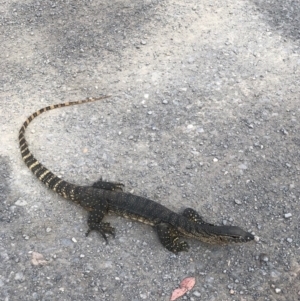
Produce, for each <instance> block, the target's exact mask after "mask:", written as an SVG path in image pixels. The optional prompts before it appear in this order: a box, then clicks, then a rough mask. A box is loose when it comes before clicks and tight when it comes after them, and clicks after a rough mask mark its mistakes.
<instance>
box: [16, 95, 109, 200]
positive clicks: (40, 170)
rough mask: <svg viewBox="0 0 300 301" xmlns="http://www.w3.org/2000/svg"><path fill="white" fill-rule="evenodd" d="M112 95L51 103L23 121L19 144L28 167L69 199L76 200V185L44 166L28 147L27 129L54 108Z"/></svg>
mask: <svg viewBox="0 0 300 301" xmlns="http://www.w3.org/2000/svg"><path fill="white" fill-rule="evenodd" d="M108 97H110V96H102V97H98V98H87V99H84V100H78V101H71V102H65V103H60V104H56V105H51V106H48V107H45V108H42V109H40V110H38V111H36V112H34V113H33V114H32V115H30V116H29V117H28V118H27V120H26V121H25V122H24V123H23V125H22V127H21V128H20V131H19V145H20V150H21V155H22V158H23V160H24V162H25V164H26V165H27V167H28V168H29V169H30V170H31V171H32V172H33V174H34V175H35V176H36V177H37V178H38V179H39V180H40V181H42V182H43V183H44V184H45V185H46V186H47V187H49V188H50V189H52V190H53V191H55V192H57V193H58V194H60V195H61V196H63V197H64V198H67V199H71V200H73V201H74V188H75V185H73V184H70V183H68V182H66V181H64V180H62V179H60V178H59V177H58V176H56V175H55V174H54V173H52V172H51V171H50V170H49V169H48V168H46V167H45V166H43V165H42V164H41V163H40V162H39V161H38V160H37V159H36V158H35V157H34V156H33V154H32V153H31V152H30V150H29V148H28V144H27V141H26V139H25V130H26V128H27V127H28V125H29V124H30V122H31V121H32V120H33V119H35V118H36V117H37V116H39V115H40V114H42V113H44V112H47V111H50V110H54V109H57V108H63V107H68V106H74V105H79V104H84V103H88V102H94V101H97V100H100V99H105V98H108Z"/></svg>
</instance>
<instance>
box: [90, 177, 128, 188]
mask: <svg viewBox="0 0 300 301" xmlns="http://www.w3.org/2000/svg"><path fill="white" fill-rule="evenodd" d="M92 187H94V188H98V189H104V190H111V191H123V189H122V187H124V184H122V183H118V182H107V181H103V180H102V178H100V180H98V181H97V182H95V183H94V184H93V185H92Z"/></svg>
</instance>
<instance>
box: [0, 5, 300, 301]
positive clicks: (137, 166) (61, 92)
mask: <svg viewBox="0 0 300 301" xmlns="http://www.w3.org/2000/svg"><path fill="white" fill-rule="evenodd" d="M299 16H300V3H299V2H298V1H291V0H290V1H280V0H276V1H275V0H274V1H250V0H249V1H242V0H238V1H233V0H224V1H215V0H210V1H208V0H203V1H196V0H189V1H188V0H186V1H184V0H175V1H150V0H145V1H141V0H135V1H128V0H124V1H108V0H106V1H105V0H104V1H96V0H94V1H92V0H83V1H78V0H74V1H49V0H45V1H36V0H34V1H29V0H21V1H2V2H1V3H0V24H1V27H0V30H1V33H0V37H1V43H0V57H1V59H0V69H1V77H0V91H1V92H0V97H1V99H0V106H1V107H0V108H1V119H0V131H1V145H0V170H1V171H0V198H1V202H0V214H1V216H0V222H1V226H0V229H1V230H0V233H1V236H0V299H1V300H5V301H11V300H132V301H138V300H169V297H170V294H171V292H172V290H173V289H175V288H176V287H177V286H178V284H179V282H180V281H181V280H182V279H183V278H185V277H188V276H189V277H192V276H193V277H196V285H195V287H194V289H193V290H192V291H191V292H190V293H189V294H187V295H186V296H184V297H183V298H182V300H209V301H219V300H224V301H227V300H230V301H233V300H234V301H252V300H262V301H263V300H264V301H267V300H279V301H281V300H288V301H296V300H299V299H300V285H299V281H300V279H299V277H300V276H299V275H300V237H299V214H300V212H299V211H300V205H299V198H300V188H299V187H300V186H299V179H300V165H299V161H300V150H299V147H300V137H299V133H300V118H299V115H300V105H299V104H300V102H299V86H300V82H299V79H300V74H299V64H300V59H299V28H300V21H299ZM101 94H111V95H112V97H111V98H110V99H109V100H106V101H103V102H97V103H94V104H87V105H82V106H76V107H72V108H65V109H60V110H56V111H52V112H49V113H47V114H44V115H42V116H40V117H39V118H38V119H36V120H35V121H34V122H33V123H32V124H31V125H30V127H29V128H28V131H27V133H26V137H27V139H28V141H29V143H30V148H31V151H32V152H33V153H34V154H35V156H36V157H37V158H38V159H39V160H40V161H41V162H43V163H44V164H45V165H46V166H47V167H48V168H50V169H51V170H52V171H54V172H55V173H56V174H58V175H61V176H62V177H63V178H65V179H66V180H69V181H71V182H73V183H78V184H91V183H93V182H94V181H96V180H97V179H98V178H99V177H100V176H103V178H105V179H107V180H113V181H115V180H117V181H121V182H123V183H124V184H125V185H126V191H130V192H134V193H136V194H139V195H144V196H148V197H150V198H152V199H154V200H157V201H159V202H161V203H162V204H164V205H166V206H168V207H169V208H171V209H173V210H176V211H178V212H179V211H180V210H182V209H183V208H184V207H193V208H194V209H196V210H197V211H199V212H200V213H201V214H202V215H203V217H204V218H205V219H206V220H207V221H209V222H213V223H217V224H228V225H229V224H232V225H238V226H241V227H243V228H244V229H246V230H249V231H251V232H253V233H255V235H257V236H258V237H259V238H260V240H259V241H258V242H252V243H249V244H240V245H228V246H225V247H219V246H210V245H205V244H202V243H200V242H198V241H191V240H190V241H189V243H190V245H191V250H190V252H188V253H183V254H180V255H179V256H175V255H173V254H171V253H169V252H168V251H166V250H165V249H163V247H162V246H161V245H160V243H159V242H158V239H157V237H156V234H155V233H154V231H153V229H151V228H150V227H148V226H147V225H143V224H139V223H135V222H131V221H129V220H125V219H122V218H119V217H114V216H110V217H108V218H107V220H110V221H111V223H112V224H113V225H114V226H115V227H116V229H117V235H116V238H115V239H112V238H111V239H110V240H109V245H105V244H104V242H103V239H102V238H101V237H99V235H97V233H92V234H91V235H90V236H89V237H88V238H86V237H85V235H84V233H85V231H86V229H87V225H86V217H87V213H86V212H85V211H84V210H83V209H82V208H80V207H78V206H76V205H74V204H72V203H70V202H68V201H65V200H64V199H62V198H60V197H58V196H57V195H55V194H54V193H53V192H51V191H49V190H47V189H46V187H44V186H43V185H42V184H41V183H39V181H38V180H37V179H36V178H35V177H34V176H33V175H32V174H31V173H30V171H29V170H28V169H27V167H26V166H25V165H24V163H23V162H22V160H21V157H20V152H19V149H18V141H17V136H18V130H19V127H20V126H21V124H22V122H23V121H24V120H25V119H26V117H27V116H28V115H30V114H31V113H32V112H34V111H35V110H37V109H40V108H41V107H43V106H46V105H50V104H55V103H59V102H63V101H72V100H78V99H82V98H85V97H90V96H98V95H101ZM39 254H40V255H39Z"/></svg>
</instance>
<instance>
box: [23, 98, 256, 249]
mask: <svg viewBox="0 0 300 301" xmlns="http://www.w3.org/2000/svg"><path fill="white" fill-rule="evenodd" d="M108 97H110V96H102V97H98V98H87V99H84V100H79V101H72V102H65V103H60V104H56V105H50V106H47V107H44V108H42V109H40V110H38V111H36V112H35V113H33V114H32V115H30V116H29V117H28V118H27V120H26V121H25V122H24V123H23V125H22V127H21V129H20V131H19V145H20V151H21V155H22V158H23V160H24V162H25V164H26V165H27V167H28V168H29V169H30V170H31V171H32V172H33V174H34V175H35V176H36V177H37V178H38V179H39V180H40V181H41V182H43V183H44V184H45V185H46V186H47V187H48V188H50V189H51V190H53V191H54V192H56V193H58V194H59V195H61V196H62V197H64V198H65V199H68V200H71V201H73V202H75V203H78V204H79V205H81V206H82V207H84V208H85V209H86V210H88V211H89V214H88V221H87V223H88V231H87V232H86V236H87V235H88V234H89V233H90V231H92V230H96V231H98V232H99V233H100V234H101V235H102V236H103V238H104V239H105V241H106V242H107V234H111V235H112V236H115V229H114V228H113V227H111V225H110V224H109V223H106V222H103V221H102V220H103V218H104V216H105V215H106V214H107V213H109V212H110V213H113V214H117V215H120V216H122V217H126V218H130V219H132V220H136V221H139V222H142V223H145V224H149V225H151V226H153V227H154V228H155V229H156V232H157V234H158V237H159V240H160V242H161V243H162V245H163V246H164V247H165V248H167V249H168V250H169V251H171V252H173V253H178V252H182V251H188V249H189V245H188V244H187V242H185V241H183V240H182V239H181V237H191V238H195V239H198V240H200V241H204V242H208V243H229V242H248V241H251V240H253V239H254V235H252V234H251V233H249V232H246V231H244V230H243V229H241V228H239V227H236V226H225V225H224V226H216V225H213V224H210V223H207V222H205V221H204V220H203V219H202V217H201V216H200V215H199V214H198V213H197V212H196V211H195V210H194V209H191V208H186V209H185V210H184V211H183V213H181V214H178V213H175V212H173V211H171V210H170V209H168V208H167V207H165V206H163V205H161V204H159V203H158V202H155V201H152V200H150V199H147V198H145V197H141V196H137V195H134V194H131V193H127V192H123V189H122V186H123V184H121V183H115V182H107V181H102V179H101V180H99V181H97V182H96V183H94V184H93V185H92V186H79V185H74V184H71V183H69V182H67V181H64V180H63V179H61V178H60V177H58V176H56V175H55V174H54V173H52V172H51V171H50V170H49V169H48V168H47V167H45V166H44V165H43V164H42V163H40V162H39V161H38V160H37V159H36V158H35V157H34V156H33V154H32V153H31V152H30V150H29V148H28V143H27V141H26V139H25V130H26V128H27V127H28V125H29V124H30V122H31V121H32V120H33V119H35V118H36V117H37V116H39V115H40V114H42V113H44V112H47V111H49V110H53V109H56V108H62V107H67V106H72V105H79V104H84V103H88V102H94V101H96V100H100V99H105V98H108Z"/></svg>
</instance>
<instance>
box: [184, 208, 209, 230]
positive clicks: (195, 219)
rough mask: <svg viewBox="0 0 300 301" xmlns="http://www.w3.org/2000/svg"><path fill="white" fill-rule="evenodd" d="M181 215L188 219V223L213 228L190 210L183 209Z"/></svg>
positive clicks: (195, 212)
mask: <svg viewBox="0 0 300 301" xmlns="http://www.w3.org/2000/svg"><path fill="white" fill-rule="evenodd" d="M182 215H183V216H184V217H186V218H187V219H189V220H190V221H192V222H194V223H197V224H200V225H209V226H214V225H213V224H210V223H207V222H205V221H204V220H203V218H202V216H201V215H200V214H199V213H198V212H197V211H195V210H194V209H192V208H186V209H184V211H183V213H182Z"/></svg>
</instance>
